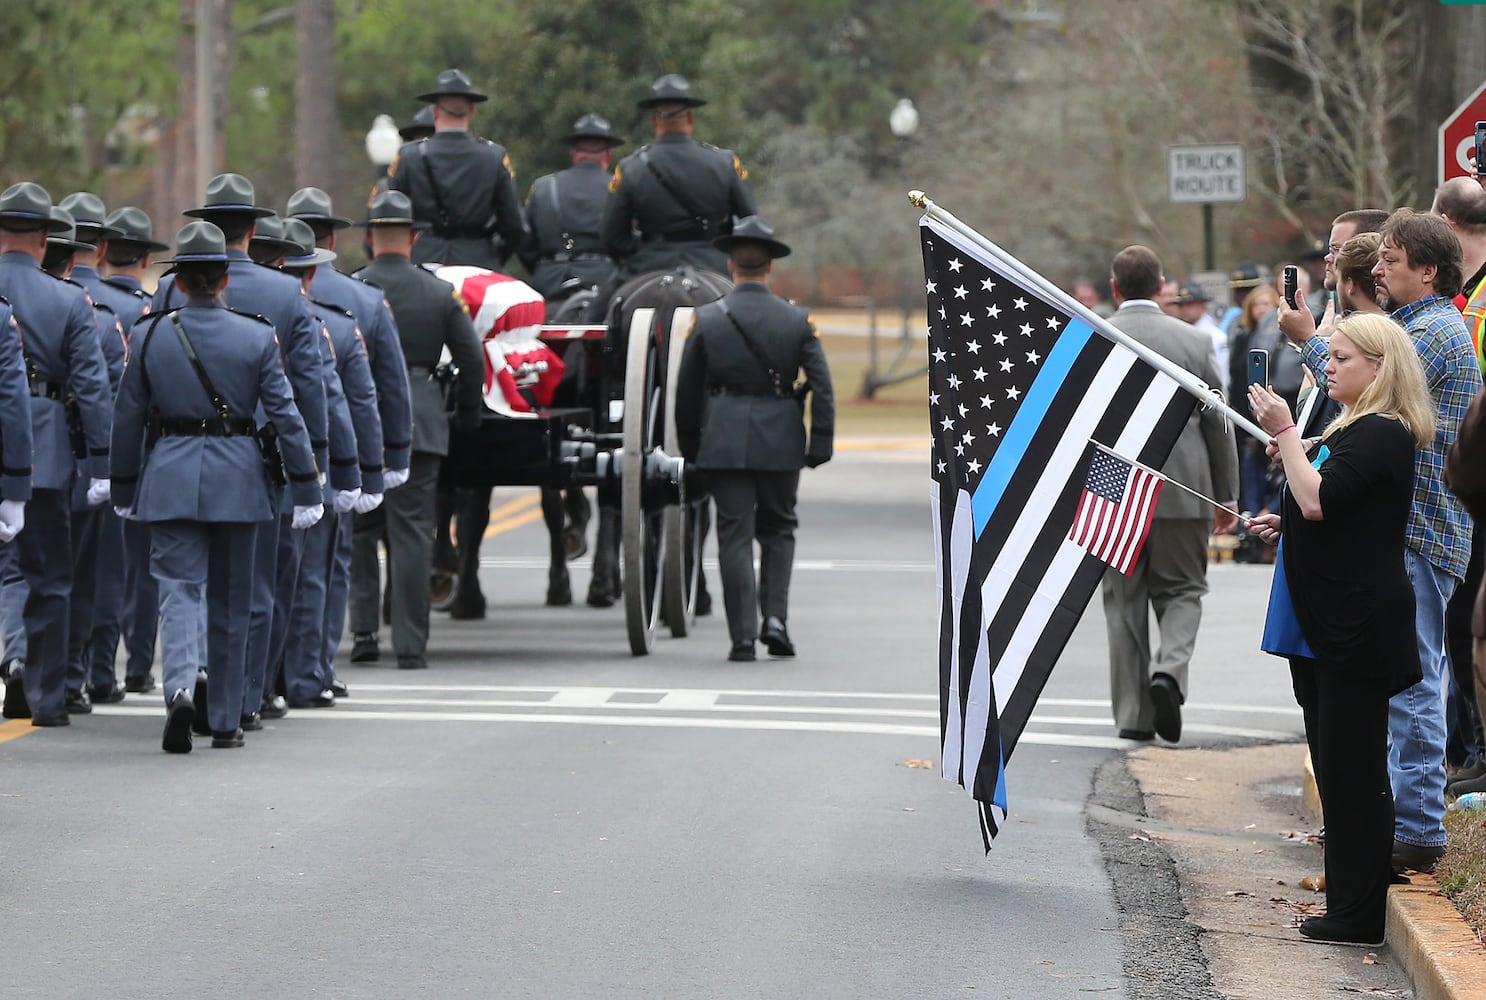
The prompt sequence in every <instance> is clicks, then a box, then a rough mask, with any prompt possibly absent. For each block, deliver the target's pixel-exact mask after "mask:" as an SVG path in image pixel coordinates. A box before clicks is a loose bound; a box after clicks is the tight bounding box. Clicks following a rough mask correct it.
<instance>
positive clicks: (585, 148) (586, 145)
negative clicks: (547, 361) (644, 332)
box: [521, 114, 624, 316]
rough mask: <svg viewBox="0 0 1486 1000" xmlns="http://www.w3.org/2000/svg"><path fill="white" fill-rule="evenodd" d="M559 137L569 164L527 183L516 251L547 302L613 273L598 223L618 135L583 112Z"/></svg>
mask: <svg viewBox="0 0 1486 1000" xmlns="http://www.w3.org/2000/svg"><path fill="white" fill-rule="evenodd" d="M562 142H563V144H564V145H566V146H567V147H568V151H569V152H568V156H569V158H570V160H571V161H572V166H570V167H568V168H567V169H566V170H560V171H558V172H557V173H555V174H545V175H543V176H541V177H538V178H537V179H536V180H535V181H534V182H533V183H532V186H531V191H530V192H529V193H528V194H527V196H526V229H527V238H526V245H525V246H524V247H523V248H522V252H521V261H522V263H523V264H525V265H526V269H527V270H528V271H529V272H531V281H530V284H531V286H532V287H533V288H535V289H536V290H537V291H539V292H541V293H542V297H543V298H545V299H547V300H548V302H549V304H550V303H551V302H552V301H553V300H555V299H559V298H562V297H563V296H565V295H567V294H569V293H571V292H573V291H576V290H577V289H579V288H583V287H586V286H592V285H602V284H604V283H606V282H608V281H609V280H611V279H612V278H613V277H614V272H615V268H614V258H613V257H611V256H609V251H608V250H606V249H605V248H604V244H603V240H602V239H601V238H600V236H599V226H600V224H601V223H602V222H603V219H604V205H605V203H606V202H607V201H608V199H609V163H610V161H611V160H612V158H613V156H614V147H616V146H622V145H624V140H623V139H621V138H620V137H619V136H617V135H614V134H613V132H611V131H610V128H609V121H608V119H607V118H604V117H602V116H600V115H595V114H587V115H584V116H583V117H581V118H579V119H578V120H577V121H576V122H574V123H573V130H572V131H571V132H569V133H568V134H567V135H565V136H563V138H562ZM548 315H549V316H550V315H551V308H550V305H549V309H548Z"/></svg>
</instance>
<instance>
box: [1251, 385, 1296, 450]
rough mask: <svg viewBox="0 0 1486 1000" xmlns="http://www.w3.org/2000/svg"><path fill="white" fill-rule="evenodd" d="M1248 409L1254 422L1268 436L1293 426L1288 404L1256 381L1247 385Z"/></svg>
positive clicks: (1293, 422)
mask: <svg viewBox="0 0 1486 1000" xmlns="http://www.w3.org/2000/svg"><path fill="white" fill-rule="evenodd" d="M1249 410H1250V412H1252V413H1253V414H1254V423H1256V424H1258V425H1259V428H1260V429H1261V430H1263V431H1264V433H1266V434H1268V435H1269V436H1270V437H1274V436H1275V435H1276V434H1278V433H1279V432H1280V431H1282V430H1284V429H1285V428H1286V427H1294V426H1295V421H1294V419H1292V418H1291V416H1290V406H1289V404H1287V403H1286V402H1285V401H1284V400H1283V399H1282V398H1280V397H1279V396H1278V395H1276V394H1275V391H1274V390H1273V389H1271V388H1269V387H1268V386H1265V385H1259V384H1257V383H1256V384H1254V385H1251V386H1249Z"/></svg>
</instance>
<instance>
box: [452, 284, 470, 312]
mask: <svg viewBox="0 0 1486 1000" xmlns="http://www.w3.org/2000/svg"><path fill="white" fill-rule="evenodd" d="M449 294H450V295H452V296H453V297H454V301H455V302H458V303H459V308H461V309H463V310H464V314H465V315H466V316H468V315H469V314H470V307H469V305H468V304H467V303H466V302H465V301H464V297H463V296H462V295H460V294H459V289H457V288H455V287H453V286H452V285H451V286H450V287H449Z"/></svg>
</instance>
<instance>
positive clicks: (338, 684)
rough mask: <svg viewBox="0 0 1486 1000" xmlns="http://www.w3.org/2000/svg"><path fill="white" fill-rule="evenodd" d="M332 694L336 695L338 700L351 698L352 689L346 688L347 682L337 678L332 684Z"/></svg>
mask: <svg viewBox="0 0 1486 1000" xmlns="http://www.w3.org/2000/svg"><path fill="white" fill-rule="evenodd" d="M330 693H331V694H333V695H335V696H336V697H337V698H349V697H351V689H350V688H348V687H346V682H345V681H343V680H341V679H340V678H336V679H335V680H333V681H331V682H330Z"/></svg>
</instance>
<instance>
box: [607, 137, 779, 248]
mask: <svg viewBox="0 0 1486 1000" xmlns="http://www.w3.org/2000/svg"><path fill="white" fill-rule="evenodd" d="M609 192H610V198H609V202H608V204H607V205H606V206H605V209H604V221H603V229H602V234H603V242H604V246H605V247H606V248H607V249H608V251H609V253H610V254H612V255H613V256H614V258H615V259H616V260H618V261H619V263H620V267H621V269H622V270H623V271H624V272H625V273H626V274H628V275H636V274H643V273H645V272H646V271H663V270H670V269H671V268H674V267H676V266H678V265H680V264H690V265H692V266H693V267H698V268H703V269H706V270H709V271H716V272H717V273H719V274H723V275H726V274H727V273H728V258H727V254H725V253H723V252H722V251H721V250H718V249H717V248H716V247H714V246H712V243H711V241H712V239H713V238H714V237H717V236H721V235H723V234H724V233H728V232H730V231H731V230H732V224H733V217H734V216H737V217H739V218H741V217H743V216H747V215H756V214H757V213H758V207H757V205H756V204H755V202H754V199H753V189H752V188H751V187H750V186H749V184H748V171H747V170H745V169H743V165H742V163H740V162H739V160H738V157H736V156H735V155H733V153H732V152H731V151H729V150H726V149H718V148H717V147H716V146H709V145H707V144H706V143H701V142H697V141H696V140H695V139H693V138H692V137H691V136H689V135H681V134H679V133H672V134H667V135H660V136H656V138H655V141H654V142H653V143H651V144H650V145H648V146H641V147H640V148H639V149H637V150H636V151H635V152H633V153H631V154H630V155H629V156H626V157H625V158H624V159H623V160H620V161H619V166H618V167H617V168H616V169H615V171H614V179H613V180H612V181H611V182H610V183H609ZM636 231H638V236H636Z"/></svg>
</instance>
